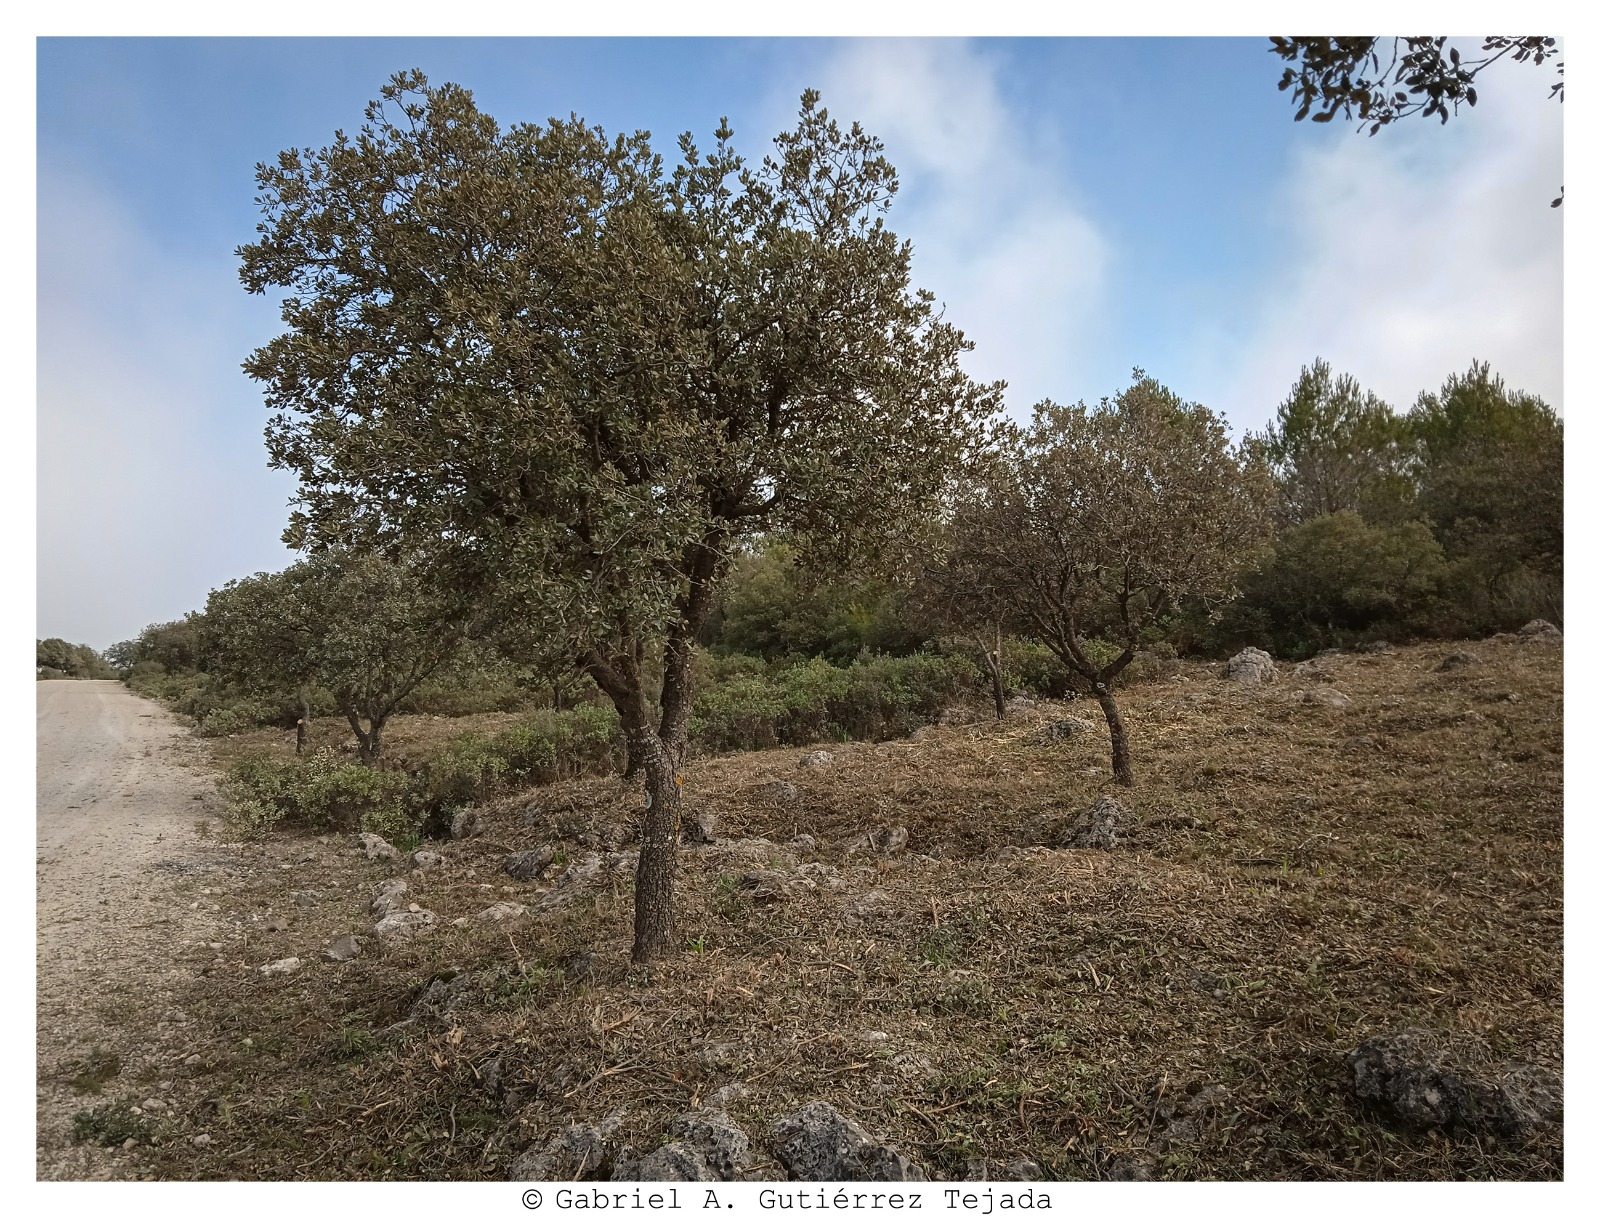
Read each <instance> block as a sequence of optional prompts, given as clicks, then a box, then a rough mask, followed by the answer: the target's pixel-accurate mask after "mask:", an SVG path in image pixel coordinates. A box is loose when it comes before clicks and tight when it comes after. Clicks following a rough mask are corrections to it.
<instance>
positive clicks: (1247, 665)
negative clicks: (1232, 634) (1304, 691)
mask: <svg viewBox="0 0 1600 1218" xmlns="http://www.w3.org/2000/svg"><path fill="white" fill-rule="evenodd" d="M1222 679H1223V680H1224V681H1232V682H1233V683H1234V684H1236V685H1243V686H1246V687H1251V686H1257V685H1270V684H1272V682H1274V681H1276V680H1277V679H1278V670H1277V667H1276V665H1274V664H1273V662H1272V657H1271V656H1270V655H1268V654H1267V653H1266V652H1264V651H1262V650H1261V649H1260V648H1259V647H1246V648H1245V649H1244V650H1243V651H1241V652H1240V653H1239V654H1238V655H1236V656H1234V657H1233V658H1232V659H1231V660H1229V661H1228V663H1227V664H1226V665H1225V666H1224V667H1223V669H1222Z"/></svg>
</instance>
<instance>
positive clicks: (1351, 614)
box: [1224, 512, 1456, 657]
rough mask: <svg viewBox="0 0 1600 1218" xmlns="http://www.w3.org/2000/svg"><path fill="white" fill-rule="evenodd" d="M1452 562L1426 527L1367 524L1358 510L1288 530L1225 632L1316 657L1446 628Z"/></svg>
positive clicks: (1231, 614) (1234, 610)
mask: <svg viewBox="0 0 1600 1218" xmlns="http://www.w3.org/2000/svg"><path fill="white" fill-rule="evenodd" d="M1450 574H1451V572H1450V566H1449V564H1448V563H1447V562H1446V560H1445V556H1444V551H1443V549H1442V548H1441V547H1440V545H1439V543H1438V541H1436V540H1435V539H1434V536H1433V534H1432V532H1430V531H1429V529H1428V526H1427V525H1425V524H1423V523H1422V522H1421V521H1415V520H1414V521H1410V522H1408V523H1406V524H1401V525H1369V524H1367V523H1366V522H1364V521H1363V520H1362V519H1361V517H1359V516H1357V515H1356V514H1355V513H1354V512H1335V513H1333V514H1331V515H1328V516H1318V517H1316V518H1314V519H1312V520H1308V521H1306V522H1305V523H1304V524H1301V525H1297V526H1296V527H1294V528H1292V529H1289V530H1288V531H1287V532H1285V533H1283V534H1282V535H1281V536H1280V537H1279V538H1278V541H1277V544H1276V546H1275V547H1274V549H1273V551H1272V553H1271V554H1270V555H1269V556H1268V557H1267V559H1266V561H1265V562H1264V564H1263V565H1262V567H1261V568H1260V569H1259V570H1258V571H1256V573H1255V574H1254V575H1253V576H1251V577H1250V578H1249V579H1248V580H1247V581H1246V583H1245V588H1244V595H1243V596H1242V597H1241V599H1240V600H1239V601H1238V602H1236V604H1235V605H1234V606H1233V607H1232V608H1231V609H1230V611H1229V614H1228V617H1227V619H1226V620H1225V629H1224V633H1225V634H1229V635H1232V636H1234V637H1235V638H1238V637H1243V638H1244V640H1245V641H1251V642H1266V643H1268V644H1269V649H1270V650H1271V651H1272V652H1273V653H1274V654H1278V655H1283V656H1287V657H1298V656H1306V655H1310V654H1312V653H1314V652H1316V651H1319V650H1321V649H1322V648H1325V647H1344V646H1349V645H1351V644H1354V643H1360V642H1365V641H1368V640H1371V639H1376V638H1383V639H1386V640H1388V641H1390V642H1398V641H1400V640H1402V639H1406V638H1414V637H1416V636H1418V635H1422V634H1439V633H1449V632H1450V630H1451V627H1452V622H1453V620H1454V618H1455V616H1456V615H1455V614H1454V613H1453V611H1452V609H1451V606H1450V603H1449V601H1448V599H1447V597H1446V596H1445V591H1446V588H1447V586H1448V582H1449V578H1450Z"/></svg>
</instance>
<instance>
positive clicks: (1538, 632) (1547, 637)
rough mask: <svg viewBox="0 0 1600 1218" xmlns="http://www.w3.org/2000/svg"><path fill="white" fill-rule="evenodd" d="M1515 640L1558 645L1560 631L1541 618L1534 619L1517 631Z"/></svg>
mask: <svg viewBox="0 0 1600 1218" xmlns="http://www.w3.org/2000/svg"><path fill="white" fill-rule="evenodd" d="M1517 638H1519V639H1521V640H1522V641H1523V642H1524V643H1559V642H1561V631H1560V630H1559V629H1558V628H1557V627H1556V626H1554V625H1553V624H1552V623H1550V622H1547V621H1545V620H1544V619H1543V618H1542V617H1536V618H1534V619H1533V621H1531V622H1529V623H1528V624H1527V625H1526V626H1524V627H1523V628H1522V629H1521V630H1519V631H1517Z"/></svg>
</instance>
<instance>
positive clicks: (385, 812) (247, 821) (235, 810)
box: [222, 749, 416, 836]
mask: <svg viewBox="0 0 1600 1218" xmlns="http://www.w3.org/2000/svg"><path fill="white" fill-rule="evenodd" d="M222 789H223V793H224V794H225V795H226V796H227V798H228V803H229V818H230V819H231V820H232V821H233V823H234V824H235V825H236V826H237V827H238V828H239V829H241V830H242V831H244V832H246V833H262V832H265V831H267V830H269V829H273V828H277V827H279V826H283V827H285V828H295V829H301V830H305V831H309V832H324V831H327V830H335V831H342V832H351V831H356V830H362V831H367V832H376V833H383V834H384V835H385V836H394V835H396V834H398V833H400V832H404V831H406V830H407V829H409V828H414V827H415V823H416V818H415V817H414V816H413V815H412V814H411V813H410V811H409V804H410V799H409V796H410V780H409V779H408V778H407V776H406V775H405V774H402V773H399V772H398V771H393V770H382V769H377V768H375V767H372V766H363V765H347V764H345V763H343V762H341V761H339V760H338V759H337V758H336V757H335V756H334V753H333V751H332V750H331V749H318V750H317V751H316V752H315V753H313V754H312V755H311V756H310V757H307V758H305V759H304V760H303V761H298V762H280V761H266V760H255V759H249V760H244V761H240V762H237V763H235V764H234V766H233V767H232V768H231V769H230V770H229V772H228V775H227V777H226V779H224V781H223V784H222Z"/></svg>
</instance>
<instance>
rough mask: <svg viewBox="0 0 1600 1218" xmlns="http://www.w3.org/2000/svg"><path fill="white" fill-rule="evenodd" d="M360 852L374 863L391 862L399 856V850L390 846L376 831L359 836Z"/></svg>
mask: <svg viewBox="0 0 1600 1218" xmlns="http://www.w3.org/2000/svg"><path fill="white" fill-rule="evenodd" d="M359 840H360V842H361V853H363V854H365V855H366V856H367V858H368V859H370V860H371V861H372V862H374V863H384V862H393V861H396V860H398V859H399V858H400V851H398V850H397V849H395V848H394V847H393V846H391V845H390V844H389V843H388V842H386V841H384V840H383V838H381V837H379V836H378V835H377V834H376V833H363V834H362V835H361V837H360V839H359Z"/></svg>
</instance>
